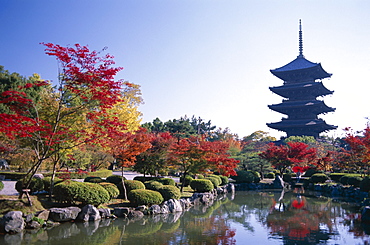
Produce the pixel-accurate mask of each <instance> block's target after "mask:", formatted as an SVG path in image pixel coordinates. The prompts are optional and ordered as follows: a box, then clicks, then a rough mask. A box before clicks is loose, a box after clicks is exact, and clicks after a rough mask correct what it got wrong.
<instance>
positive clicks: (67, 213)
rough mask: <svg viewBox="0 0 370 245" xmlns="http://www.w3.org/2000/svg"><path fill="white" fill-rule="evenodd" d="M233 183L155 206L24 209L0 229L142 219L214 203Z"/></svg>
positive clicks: (12, 213) (13, 213)
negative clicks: (34, 211)
mask: <svg viewBox="0 0 370 245" xmlns="http://www.w3.org/2000/svg"><path fill="white" fill-rule="evenodd" d="M234 192H235V188H234V185H233V184H228V185H225V186H223V187H218V188H217V189H214V190H213V191H212V192H207V193H194V194H193V196H192V197H191V198H181V199H179V200H175V199H170V200H168V201H165V202H163V203H162V204H160V205H152V206H151V207H147V206H139V207H136V208H129V207H115V208H114V209H113V210H111V209H109V208H96V207H95V206H93V205H86V206H84V207H82V208H79V207H75V206H71V207H66V208H50V209H49V210H43V211H41V212H37V213H35V214H28V215H23V213H22V212H21V211H10V212H8V213H6V214H5V215H4V216H3V217H2V218H1V219H0V232H1V233H8V234H16V233H20V232H22V231H23V230H25V229H26V230H37V229H41V228H52V227H54V226H58V225H59V224H60V223H62V222H88V221H97V220H104V219H116V218H125V219H134V220H137V219H141V218H143V217H144V215H158V214H171V213H181V212H185V211H187V210H188V209H189V208H190V207H192V206H201V205H203V206H206V207H208V206H210V205H212V204H213V202H214V201H215V200H216V199H217V198H218V197H219V196H222V195H225V194H226V193H234Z"/></svg>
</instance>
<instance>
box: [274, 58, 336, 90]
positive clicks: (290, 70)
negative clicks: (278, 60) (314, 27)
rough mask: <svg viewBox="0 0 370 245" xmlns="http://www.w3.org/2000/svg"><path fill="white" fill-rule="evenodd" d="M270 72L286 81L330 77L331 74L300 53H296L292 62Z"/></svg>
mask: <svg viewBox="0 0 370 245" xmlns="http://www.w3.org/2000/svg"><path fill="white" fill-rule="evenodd" d="M270 72H271V73H272V74H273V75H275V76H276V77H278V78H280V79H282V80H284V81H286V82H288V83H294V82H301V81H307V80H312V79H313V80H315V79H323V78H327V77H331V74H330V73H327V72H326V71H325V70H324V69H323V68H322V67H321V64H320V63H313V62H311V61H309V60H307V59H306V58H304V56H303V55H302V54H300V55H298V57H297V58H296V59H295V60H293V61H292V62H290V63H288V64H286V65H284V66H282V67H280V68H276V69H274V70H270Z"/></svg>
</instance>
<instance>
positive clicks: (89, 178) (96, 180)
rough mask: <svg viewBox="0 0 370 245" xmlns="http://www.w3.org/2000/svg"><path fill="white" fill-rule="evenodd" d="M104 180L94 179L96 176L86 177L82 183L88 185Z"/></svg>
mask: <svg viewBox="0 0 370 245" xmlns="http://www.w3.org/2000/svg"><path fill="white" fill-rule="evenodd" d="M103 181H104V180H103V179H102V178H100V177H96V176H88V177H86V178H85V179H84V182H90V183H101V182H103Z"/></svg>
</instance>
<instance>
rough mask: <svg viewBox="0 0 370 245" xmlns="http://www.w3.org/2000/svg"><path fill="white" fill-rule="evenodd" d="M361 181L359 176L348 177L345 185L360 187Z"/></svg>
mask: <svg viewBox="0 0 370 245" xmlns="http://www.w3.org/2000/svg"><path fill="white" fill-rule="evenodd" d="M362 180H363V178H362V177H360V176H350V177H348V180H347V183H348V184H349V185H352V186H354V187H360V183H361V181H362Z"/></svg>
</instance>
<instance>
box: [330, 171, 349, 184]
mask: <svg viewBox="0 0 370 245" xmlns="http://www.w3.org/2000/svg"><path fill="white" fill-rule="evenodd" d="M344 175H346V173H331V174H329V178H330V179H331V180H333V181H335V182H339V181H340V178H342V177H343V176H344Z"/></svg>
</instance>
